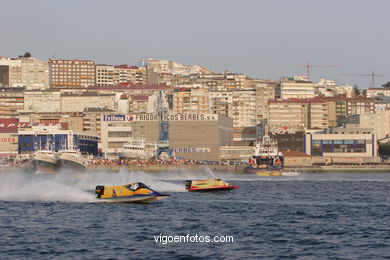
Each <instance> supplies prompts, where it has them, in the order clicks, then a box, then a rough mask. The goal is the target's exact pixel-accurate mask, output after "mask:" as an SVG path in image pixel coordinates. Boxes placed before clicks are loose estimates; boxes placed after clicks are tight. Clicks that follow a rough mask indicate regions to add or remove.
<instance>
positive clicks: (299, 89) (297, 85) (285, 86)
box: [277, 78, 316, 99]
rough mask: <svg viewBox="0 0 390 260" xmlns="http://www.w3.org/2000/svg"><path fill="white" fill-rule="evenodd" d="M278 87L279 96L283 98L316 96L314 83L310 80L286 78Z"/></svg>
mask: <svg viewBox="0 0 390 260" xmlns="http://www.w3.org/2000/svg"><path fill="white" fill-rule="evenodd" d="M277 88H278V96H279V97H280V98H281V99H290V98H314V97H315V96H316V94H315V88H314V83H312V82H310V81H304V80H293V79H291V78H284V79H282V81H281V82H280V85H278V86H277Z"/></svg>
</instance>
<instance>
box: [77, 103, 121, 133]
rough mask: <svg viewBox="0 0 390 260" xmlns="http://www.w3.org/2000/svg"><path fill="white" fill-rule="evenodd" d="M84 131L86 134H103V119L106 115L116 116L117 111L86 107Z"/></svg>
mask: <svg viewBox="0 0 390 260" xmlns="http://www.w3.org/2000/svg"><path fill="white" fill-rule="evenodd" d="M83 114H84V121H83V130H84V131H86V132H92V133H96V134H97V136H100V134H101V119H102V118H103V117H104V116H105V115H114V114H116V111H115V110H113V109H109V108H105V107H86V108H85V109H84V112H83Z"/></svg>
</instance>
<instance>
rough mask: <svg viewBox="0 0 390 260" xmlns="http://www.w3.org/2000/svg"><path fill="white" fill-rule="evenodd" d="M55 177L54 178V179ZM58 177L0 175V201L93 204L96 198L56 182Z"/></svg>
mask: <svg viewBox="0 0 390 260" xmlns="http://www.w3.org/2000/svg"><path fill="white" fill-rule="evenodd" d="M53 177H54V178H53ZM56 177H57V176H39V175H27V174H24V173H20V172H2V173H0V178H1V180H2V181H1V184H0V200H5V201H45V202H50V201H61V202H93V201H96V199H95V196H94V194H93V193H91V192H86V191H82V190H79V189H77V188H75V187H74V186H73V185H67V184H66V183H65V182H59V181H58V180H56Z"/></svg>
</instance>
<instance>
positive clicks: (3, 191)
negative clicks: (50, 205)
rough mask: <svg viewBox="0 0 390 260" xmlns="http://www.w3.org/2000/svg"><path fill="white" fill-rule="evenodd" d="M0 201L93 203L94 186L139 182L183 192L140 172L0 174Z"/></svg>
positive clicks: (166, 189) (157, 187)
mask: <svg viewBox="0 0 390 260" xmlns="http://www.w3.org/2000/svg"><path fill="white" fill-rule="evenodd" d="M0 179H1V182H0V200H2V201H41V202H96V201H97V200H96V198H95V187H96V186H97V185H112V186H114V185H123V184H127V183H133V182H143V183H145V184H146V185H147V186H149V187H150V188H152V189H154V190H156V191H159V192H185V191H186V189H185V186H184V183H172V182H168V181H165V180H162V179H161V178H159V177H158V176H156V175H155V174H154V175H153V174H147V173H144V172H127V171H120V172H119V173H111V172H93V173H76V172H69V171H67V172H60V173H58V174H55V175H54V174H53V175H49V174H26V173H23V172H0Z"/></svg>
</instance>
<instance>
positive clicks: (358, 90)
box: [353, 85, 360, 96]
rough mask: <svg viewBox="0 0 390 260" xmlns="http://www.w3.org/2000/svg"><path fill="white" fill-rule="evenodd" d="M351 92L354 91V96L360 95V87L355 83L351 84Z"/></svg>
mask: <svg viewBox="0 0 390 260" xmlns="http://www.w3.org/2000/svg"><path fill="white" fill-rule="evenodd" d="M353 92H354V93H355V96H360V89H359V87H358V86H357V85H354V86H353Z"/></svg>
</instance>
